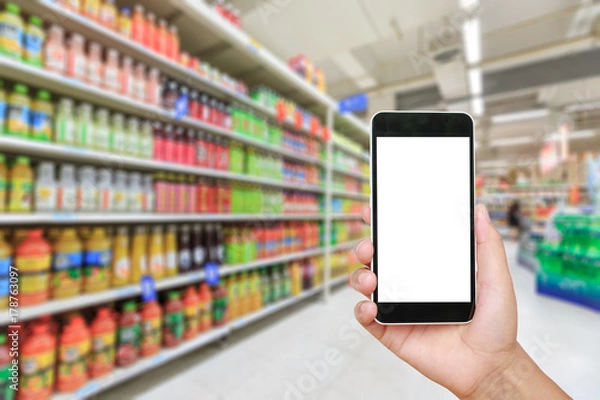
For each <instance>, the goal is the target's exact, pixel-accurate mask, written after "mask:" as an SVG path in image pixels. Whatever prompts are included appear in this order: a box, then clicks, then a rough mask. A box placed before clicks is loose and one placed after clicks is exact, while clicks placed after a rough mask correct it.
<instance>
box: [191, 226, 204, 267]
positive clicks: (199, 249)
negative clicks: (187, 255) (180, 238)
mask: <svg viewBox="0 0 600 400" xmlns="http://www.w3.org/2000/svg"><path fill="white" fill-rule="evenodd" d="M206 256H207V249H206V247H205V244H204V240H203V235H202V227H201V225H200V224H194V225H193V226H192V269H193V270H196V271H197V270H201V269H202V268H204V263H205V261H206Z"/></svg>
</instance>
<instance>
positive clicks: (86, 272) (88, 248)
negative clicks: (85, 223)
mask: <svg viewBox="0 0 600 400" xmlns="http://www.w3.org/2000/svg"><path fill="white" fill-rule="evenodd" d="M84 249H85V253H84V257H83V291H84V292H85V293H93V292H100V291H103V290H106V289H107V288H108V285H109V283H110V266H111V263H112V252H111V248H110V239H109V238H108V237H107V236H106V230H105V229H104V228H100V227H95V228H94V229H93V230H92V234H91V235H90V237H89V238H87V239H86V241H85V243H84Z"/></svg>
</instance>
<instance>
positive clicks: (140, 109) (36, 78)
mask: <svg viewBox="0 0 600 400" xmlns="http://www.w3.org/2000/svg"><path fill="white" fill-rule="evenodd" d="M0 77H3V78H8V79H12V80H14V81H17V82H27V84H28V85H32V86H37V87H41V88H44V89H47V90H49V91H50V92H52V93H54V94H58V95H62V96H67V97H71V98H75V99H77V100H79V101H83V102H89V103H91V104H93V105H95V106H98V107H106V108H108V109H111V110H115V109H117V110H118V111H119V112H122V113H125V114H128V115H135V116H137V117H140V118H143V119H148V120H151V121H162V122H169V123H173V124H177V125H182V126H185V127H188V128H193V129H198V130H201V131H206V132H210V133H213V134H215V135H218V136H221V137H224V138H227V139H231V140H235V141H238V142H241V143H244V144H247V145H250V146H253V147H256V148H259V149H262V150H266V151H268V152H271V153H274V154H279V155H282V156H283V157H286V158H290V159H294V160H298V161H303V162H307V163H310V164H316V165H320V166H324V165H325V164H324V162H323V161H322V160H320V159H318V158H316V157H311V156H306V155H303V154H298V153H295V152H293V151H289V150H285V149H281V148H280V147H279V146H274V145H272V144H269V143H265V142H261V141H260V140H257V139H254V138H251V137H247V136H243V135H240V134H237V133H234V132H232V131H230V130H227V129H223V128H220V127H218V126H214V125H210V124H206V123H204V122H201V121H198V120H195V119H192V118H188V117H185V118H182V119H175V117H174V115H173V113H172V112H169V111H166V110H163V109H162V108H159V107H155V106H152V105H149V104H145V103H143V102H140V101H135V100H132V99H129V98H128V97H125V96H121V95H119V94H116V93H112V92H110V91H107V90H103V89H100V88H97V87H95V86H92V85H88V84H85V83H84V82H81V81H78V80H75V79H72V78H68V77H64V76H62V75H59V74H57V73H54V72H49V71H46V70H44V69H41V68H36V67H32V66H30V65H27V64H24V63H21V62H19V61H15V60H12V59H10V58H7V57H5V56H0ZM27 143H32V142H27ZM48 145H49V144H48ZM1 148H4V147H1ZM79 151H81V152H85V151H86V150H83V149H79ZM116 157H120V156H116Z"/></svg>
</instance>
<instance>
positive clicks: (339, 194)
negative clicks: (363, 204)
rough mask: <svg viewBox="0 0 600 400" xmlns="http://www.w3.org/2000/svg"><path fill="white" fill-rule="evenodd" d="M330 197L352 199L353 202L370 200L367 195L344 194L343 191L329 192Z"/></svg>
mask: <svg viewBox="0 0 600 400" xmlns="http://www.w3.org/2000/svg"><path fill="white" fill-rule="evenodd" d="M331 195H332V196H333V197H345V198H348V199H354V200H360V201H369V199H370V196H369V195H367V194H362V193H352V192H345V191H343V190H333V191H332V192H331Z"/></svg>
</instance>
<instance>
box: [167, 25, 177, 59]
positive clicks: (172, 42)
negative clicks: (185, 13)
mask: <svg viewBox="0 0 600 400" xmlns="http://www.w3.org/2000/svg"><path fill="white" fill-rule="evenodd" d="M167 47H168V51H169V58H170V59H171V60H173V61H177V62H178V61H179V33H178V31H177V27H176V26H175V25H171V26H169V44H168V45H167Z"/></svg>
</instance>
